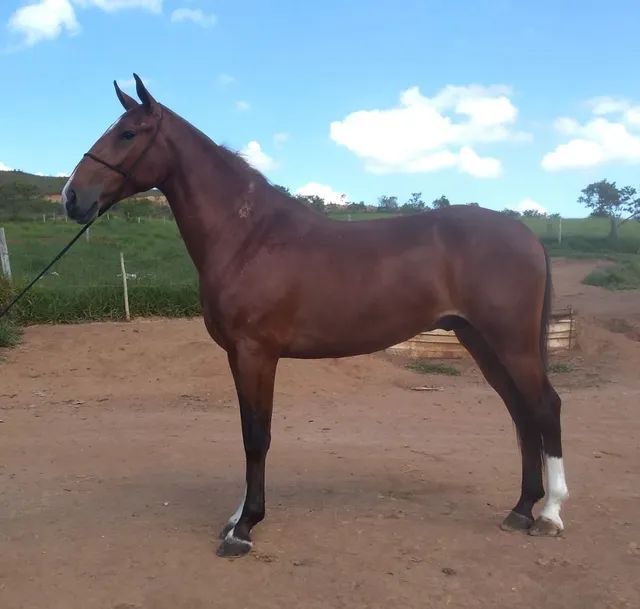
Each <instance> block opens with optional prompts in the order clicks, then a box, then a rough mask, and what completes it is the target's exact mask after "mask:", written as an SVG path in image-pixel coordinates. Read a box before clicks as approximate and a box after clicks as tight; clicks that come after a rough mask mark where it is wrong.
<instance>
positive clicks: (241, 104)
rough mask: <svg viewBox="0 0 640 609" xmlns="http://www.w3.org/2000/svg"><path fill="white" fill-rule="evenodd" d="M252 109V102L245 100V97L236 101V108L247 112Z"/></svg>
mask: <svg viewBox="0 0 640 609" xmlns="http://www.w3.org/2000/svg"><path fill="white" fill-rule="evenodd" d="M250 109H251V104H250V103H249V102H248V101H244V100H243V99H240V100H238V101H237V102H236V110H239V111H240V112H246V111H247V110H250Z"/></svg>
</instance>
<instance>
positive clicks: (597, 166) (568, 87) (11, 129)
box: [0, 0, 640, 217]
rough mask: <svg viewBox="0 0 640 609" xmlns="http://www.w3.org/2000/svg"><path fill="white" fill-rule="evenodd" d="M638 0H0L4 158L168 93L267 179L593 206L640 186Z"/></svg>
mask: <svg viewBox="0 0 640 609" xmlns="http://www.w3.org/2000/svg"><path fill="white" fill-rule="evenodd" d="M639 22H640V3H638V2H637V1H635V0H626V1H621V0H608V1H607V2H605V1H604V0H602V1H596V0H580V1H578V0H560V1H559V0H555V1H553V2H551V1H548V0H539V1H537V2H522V1H516V0H473V1H471V0H464V1H463V0H460V1H458V2H452V1H451V0H438V1H436V0H433V1H419V0H389V1H382V0H349V1H347V0H342V1H340V0H323V2H302V1H300V0H296V1H294V0H272V1H270V2H265V1H260V0H0V74H1V75H2V95H0V169H5V170H6V169H21V170H23V171H29V172H32V173H42V174H46V175H59V174H69V173H70V172H71V170H72V169H73V167H74V166H75V164H76V163H77V162H78V161H79V159H80V158H81V156H82V154H83V153H84V152H85V151H86V150H87V149H88V148H89V147H90V146H91V145H92V143H93V142H94V141H95V140H96V139H97V138H98V137H99V136H100V135H101V134H102V133H103V132H104V131H105V129H106V128H107V127H108V126H109V125H110V124H112V123H113V121H114V120H115V119H116V118H117V117H118V116H119V115H120V114H121V112H122V109H121V107H120V105H119V103H118V101H117V99H116V97H115V94H114V91H113V86H112V81H113V80H114V79H116V80H118V82H119V83H120V84H121V85H122V86H123V87H124V88H125V90H128V92H130V93H131V94H133V93H134V88H133V86H132V83H133V80H132V73H133V72H136V73H138V74H139V75H140V76H141V77H142V78H143V80H144V81H145V83H146V84H147V86H148V88H149V90H150V92H151V93H152V95H154V97H155V98H156V99H157V100H158V101H160V102H161V103H163V104H164V105H166V106H168V107H169V108H171V109H172V110H174V111H175V112H177V113H178V114H180V115H181V116H183V117H184V118H185V119H186V120H188V121H189V122H191V123H192V124H193V125H195V126H196V127H198V128H199V129H201V130H202V131H204V132H205V133H206V134H207V135H208V136H209V137H211V138H212V139H213V140H214V141H215V142H217V143H219V144H225V145H227V146H230V147H231V148H233V149H235V150H239V151H241V152H242V153H243V154H244V155H245V157H246V158H247V160H249V162H251V163H252V164H253V165H254V166H255V167H256V168H258V169H259V170H260V171H262V172H263V173H264V174H265V175H266V176H267V177H268V178H269V179H270V180H271V181H272V182H274V183H277V184H282V185H285V186H287V187H289V188H290V189H291V191H292V192H301V193H303V194H319V195H320V196H323V198H325V199H326V200H336V201H339V200H341V195H345V196H344V198H343V199H342V200H349V201H360V200H363V201H365V202H368V203H375V202H376V201H377V199H378V197H380V196H381V195H390V196H392V195H395V196H397V197H398V201H399V202H400V203H403V202H404V201H406V200H407V199H408V198H409V196H410V194H411V193H412V192H421V193H422V198H423V199H424V200H425V201H426V202H427V203H429V202H431V201H432V200H434V199H436V198H438V197H440V196H441V195H443V194H444V195H446V196H447V197H448V198H449V199H450V200H451V201H452V202H453V203H467V202H471V201H475V202H478V203H480V204H481V205H483V206H485V207H489V208H493V209H503V208H505V207H509V208H514V209H525V208H541V209H544V210H546V211H547V212H549V213H560V214H562V215H563V216H564V217H578V216H584V215H586V213H587V211H586V210H585V209H584V208H583V207H582V206H581V205H580V204H579V203H578V202H577V199H578V197H579V195H580V190H581V189H582V188H584V187H585V186H586V185H587V184H589V183H590V182H594V181H597V180H601V179H605V178H606V179H609V180H615V181H616V182H617V183H618V185H627V184H629V185H632V186H635V187H637V188H638V189H640V78H638V77H637V74H636V72H637V65H638V62H639V60H640V38H639V37H638V36H637V24H638V23H639Z"/></svg>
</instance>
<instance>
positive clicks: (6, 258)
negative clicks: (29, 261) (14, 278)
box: [0, 227, 11, 281]
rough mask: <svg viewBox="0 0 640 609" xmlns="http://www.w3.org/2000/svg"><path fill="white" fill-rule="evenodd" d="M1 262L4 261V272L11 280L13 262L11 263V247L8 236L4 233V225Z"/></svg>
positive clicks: (0, 251) (0, 234) (0, 240)
mask: <svg viewBox="0 0 640 609" xmlns="http://www.w3.org/2000/svg"><path fill="white" fill-rule="evenodd" d="M0 262H1V263H2V274H3V275H4V276H5V277H6V278H7V279H8V280H9V281H11V264H9V248H8V247H7V237H6V236H5V234H4V227H0Z"/></svg>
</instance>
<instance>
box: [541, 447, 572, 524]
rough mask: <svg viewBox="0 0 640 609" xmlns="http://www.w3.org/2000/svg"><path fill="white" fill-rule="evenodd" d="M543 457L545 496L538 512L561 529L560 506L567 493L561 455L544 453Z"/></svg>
mask: <svg viewBox="0 0 640 609" xmlns="http://www.w3.org/2000/svg"><path fill="white" fill-rule="evenodd" d="M544 459H545V467H546V470H547V498H546V501H545V503H544V507H543V508H542V511H541V512H540V516H541V517H542V518H546V519H547V520H550V521H551V522H553V524H555V525H556V526H557V527H559V529H560V530H563V529H564V525H563V524H562V519H561V518H560V507H561V506H562V502H563V501H564V500H565V499H566V498H567V496H568V495H569V491H568V489H567V483H566V481H565V477H564V465H563V463H562V457H550V456H548V455H545V456H544Z"/></svg>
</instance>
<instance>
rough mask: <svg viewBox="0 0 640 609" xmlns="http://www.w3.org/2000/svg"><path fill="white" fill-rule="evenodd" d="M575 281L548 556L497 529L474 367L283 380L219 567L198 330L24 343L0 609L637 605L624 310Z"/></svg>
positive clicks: (506, 483)
mask: <svg viewBox="0 0 640 609" xmlns="http://www.w3.org/2000/svg"><path fill="white" fill-rule="evenodd" d="M593 266H594V264H593V263H591V262H569V261H559V262H555V263H554V267H555V268H554V277H555V283H556V296H557V298H556V305H557V306H562V305H565V304H572V305H573V306H574V307H575V308H576V310H577V312H578V315H579V323H580V337H579V338H580V349H579V350H578V351H576V352H575V353H573V354H572V355H571V356H569V357H564V358H563V361H564V362H565V363H566V364H568V365H569V366H570V368H571V371H570V372H568V373H563V374H561V373H558V374H555V375H554V378H553V380H554V383H555V384H556V387H557V388H558V390H559V392H560V394H561V396H562V398H563V400H564V410H563V424H564V447H565V457H566V459H565V461H566V468H567V476H568V483H569V488H570V493H571V496H570V498H569V499H568V500H567V502H566V503H565V508H564V511H563V517H564V520H565V525H566V530H565V534H564V536H563V537H561V538H556V539H551V538H533V537H529V536H527V535H524V534H521V533H505V532H503V531H501V530H500V529H499V528H498V525H499V523H500V521H501V519H502V518H503V517H504V515H505V514H506V513H507V512H508V510H509V509H510V508H511V507H512V505H513V504H514V503H515V501H516V499H517V496H518V494H519V484H520V479H519V477H520V460H519V454H518V449H517V445H516V439H515V435H514V431H513V427H512V424H511V421H510V419H509V418H508V415H507V413H506V409H505V408H504V406H503V405H502V403H501V402H500V401H499V399H498V397H497V396H496V395H495V394H494V393H493V391H492V390H491V389H490V388H489V387H488V386H487V385H486V384H485V383H484V381H483V379H482V378H481V377H480V375H479V373H478V372H477V371H476V369H475V367H474V366H473V365H472V364H471V362H469V361H461V362H456V363H455V365H456V366H458V367H459V368H460V369H461V370H462V372H463V373H462V375H461V376H460V377H448V376H431V375H426V376H425V375H419V374H417V373H413V372H409V371H407V370H406V369H404V368H403V366H402V365H401V362H398V361H396V360H393V359H391V358H390V357H389V356H387V355H385V354H376V355H372V356H367V357H359V358H353V359H346V360H339V361H334V360H324V361H308V362H304V361H302V362H301V361H283V362H282V363H281V365H280V368H279V374H278V383H277V389H276V407H275V413H274V422H273V442H272V448H271V451H270V454H269V460H268V471H267V502H268V504H267V518H266V520H265V521H264V522H263V523H262V524H260V525H259V526H258V527H257V528H256V529H255V530H254V541H255V545H254V551H253V552H252V553H251V554H250V555H248V556H246V557H244V558H241V559H237V560H231V561H230V560H225V559H221V558H218V557H216V555H215V548H216V546H217V539H216V534H217V533H218V530H219V529H220V527H222V525H223V524H224V522H225V521H226V519H227V517H228V516H229V514H230V513H231V512H232V511H233V510H234V509H235V507H236V504H237V502H238V500H239V499H240V496H241V493H242V490H243V476H244V469H243V451H242V445H241V436H240V425H239V414H238V410H237V407H236V401H235V395H234V393H233V390H232V383H231V377H230V374H229V372H228V370H227V365H226V359H225V357H224V354H223V353H222V352H221V351H220V349H218V347H216V346H215V345H214V344H213V343H212V342H211V341H210V340H209V338H208V337H207V335H206V334H205V330H204V327H203V325H202V322H201V320H190V321H186V320H176V321H164V320H158V321H135V322H132V323H130V324H89V325H82V326H51V327H33V328H29V329H28V330H27V331H26V335H25V340H24V343H23V344H22V345H21V346H20V347H19V348H17V349H15V350H13V351H10V352H7V353H5V354H4V357H5V360H4V362H1V363H0V608H1V609H18V608H25V609H40V608H42V609H45V608H46V609H76V608H78V609H94V608H100V609H139V608H143V609H178V608H180V609H183V608H184V609H205V608H206V609H208V608H217V607H224V608H244V607H247V608H249V607H251V608H252V607H265V608H271V607H273V608H275V607H278V608H285V607H296V608H297V607H300V608H304V609H315V608H332V609H339V608H342V607H345V608H346V607H348V608H361V607H384V608H385V609H387V608H395V607H402V608H413V607H416V608H421V609H423V608H425V607H460V608H465V609H472V608H474V607H483V608H485V607H491V608H501V607H516V606H518V607H544V608H545V609H552V608H556V607H558V608H560V607H562V608H567V609H573V608H575V609H578V608H580V609H582V608H589V609H598V608H611V609H614V608H615V609H617V608H637V607H640V412H639V405H640V374H639V373H638V371H639V366H640V342H638V336H639V335H638V328H640V294H639V293H638V292H628V293H624V294H615V293H610V292H606V291H604V290H601V289H599V288H591V287H587V286H583V285H581V283H580V280H581V279H582V277H584V275H585V274H586V273H587V272H588V271H589V270H590V269H591V268H593ZM555 359H557V358H555ZM425 384H426V385H430V386H432V387H434V389H436V390H434V391H431V392H418V391H413V390H412V387H415V386H417V385H425Z"/></svg>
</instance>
